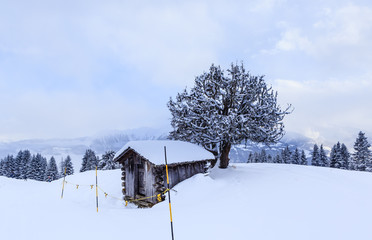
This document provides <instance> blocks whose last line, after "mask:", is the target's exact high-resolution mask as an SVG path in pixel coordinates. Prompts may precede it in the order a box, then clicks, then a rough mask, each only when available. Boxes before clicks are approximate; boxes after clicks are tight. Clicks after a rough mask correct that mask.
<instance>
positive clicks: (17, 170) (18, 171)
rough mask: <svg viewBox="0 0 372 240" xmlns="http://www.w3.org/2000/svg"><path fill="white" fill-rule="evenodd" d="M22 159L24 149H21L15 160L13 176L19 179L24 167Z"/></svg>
mask: <svg viewBox="0 0 372 240" xmlns="http://www.w3.org/2000/svg"><path fill="white" fill-rule="evenodd" d="M22 159H23V151H22V150H21V151H19V152H18V154H17V156H16V157H15V159H14V162H13V166H12V169H13V177H14V178H17V179H21V169H22Z"/></svg>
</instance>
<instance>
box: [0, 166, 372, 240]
mask: <svg viewBox="0 0 372 240" xmlns="http://www.w3.org/2000/svg"><path fill="white" fill-rule="evenodd" d="M120 175H121V173H120V170H113V171H99V172H98V181H99V183H98V184H99V185H100V187H101V188H102V189H103V190H104V191H106V192H107V193H109V194H111V195H112V196H116V197H121V180H120ZM66 180H67V181H68V182H71V183H78V184H81V185H80V186H79V189H76V186H75V185H73V184H67V185H66V187H65V191H64V198H63V199H61V197H60V195H61V187H62V180H58V181H55V182H52V183H45V182H36V181H31V180H28V181H22V180H15V179H8V178H5V177H0V197H1V199H0V214H1V215H0V236H1V239H7V240H8V239H9V240H11V239H53V240H54V239H134V238H136V239H162V240H164V239H171V237H170V224H169V210H168V201H165V202H162V203H160V204H158V205H156V206H154V207H153V208H152V209H137V208H135V207H134V206H132V205H129V206H128V207H125V206H124V205H123V203H122V202H121V201H119V200H117V199H115V198H110V197H107V199H106V198H105V197H104V194H103V192H101V191H100V192H99V212H98V213H97V212H96V203H95V189H91V188H90V186H89V185H90V184H94V183H95V172H94V171H89V172H85V173H78V174H75V175H73V176H68V177H67V179H66ZM84 185H87V186H84ZM174 189H175V190H176V191H177V192H175V191H171V197H172V210H173V221H174V234H175V239H177V240H181V239H185V240H191V239H254V240H258V239H275V240H276V239H283V240H290V239H293V240H306V239H312V240H320V239H327V240H329V239H337V240H340V239H358V240H363V239H366V240H367V239H368V240H370V239H372V174H371V173H366V172H353V171H344V170H337V169H330V168H321V167H311V166H297V165H281V164H277V165H275V164H233V165H232V166H230V167H229V168H228V169H226V170H221V169H218V168H215V169H213V170H212V171H211V173H210V174H209V175H203V174H198V175H196V176H194V177H192V178H191V179H188V180H186V181H184V182H182V183H180V184H178V185H177V186H176V187H175V188H174Z"/></svg>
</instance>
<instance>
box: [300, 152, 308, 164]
mask: <svg viewBox="0 0 372 240" xmlns="http://www.w3.org/2000/svg"><path fill="white" fill-rule="evenodd" d="M300 164H301V165H307V158H306V154H305V151H304V150H302V151H301V160H300Z"/></svg>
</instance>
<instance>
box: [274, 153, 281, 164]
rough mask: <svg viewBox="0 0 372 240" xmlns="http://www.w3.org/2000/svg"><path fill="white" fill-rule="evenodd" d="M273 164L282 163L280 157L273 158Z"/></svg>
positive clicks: (278, 155)
mask: <svg viewBox="0 0 372 240" xmlns="http://www.w3.org/2000/svg"><path fill="white" fill-rule="evenodd" d="M274 163H283V160H282V157H281V155H280V154H277V155H276V156H275V158H274Z"/></svg>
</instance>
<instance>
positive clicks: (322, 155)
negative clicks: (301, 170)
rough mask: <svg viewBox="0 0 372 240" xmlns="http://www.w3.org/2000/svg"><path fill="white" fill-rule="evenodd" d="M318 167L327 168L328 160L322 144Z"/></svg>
mask: <svg viewBox="0 0 372 240" xmlns="http://www.w3.org/2000/svg"><path fill="white" fill-rule="evenodd" d="M319 166H322V167H328V166H329V160H328V157H327V154H326V152H325V151H324V148H323V144H322V145H320V150H319Z"/></svg>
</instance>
